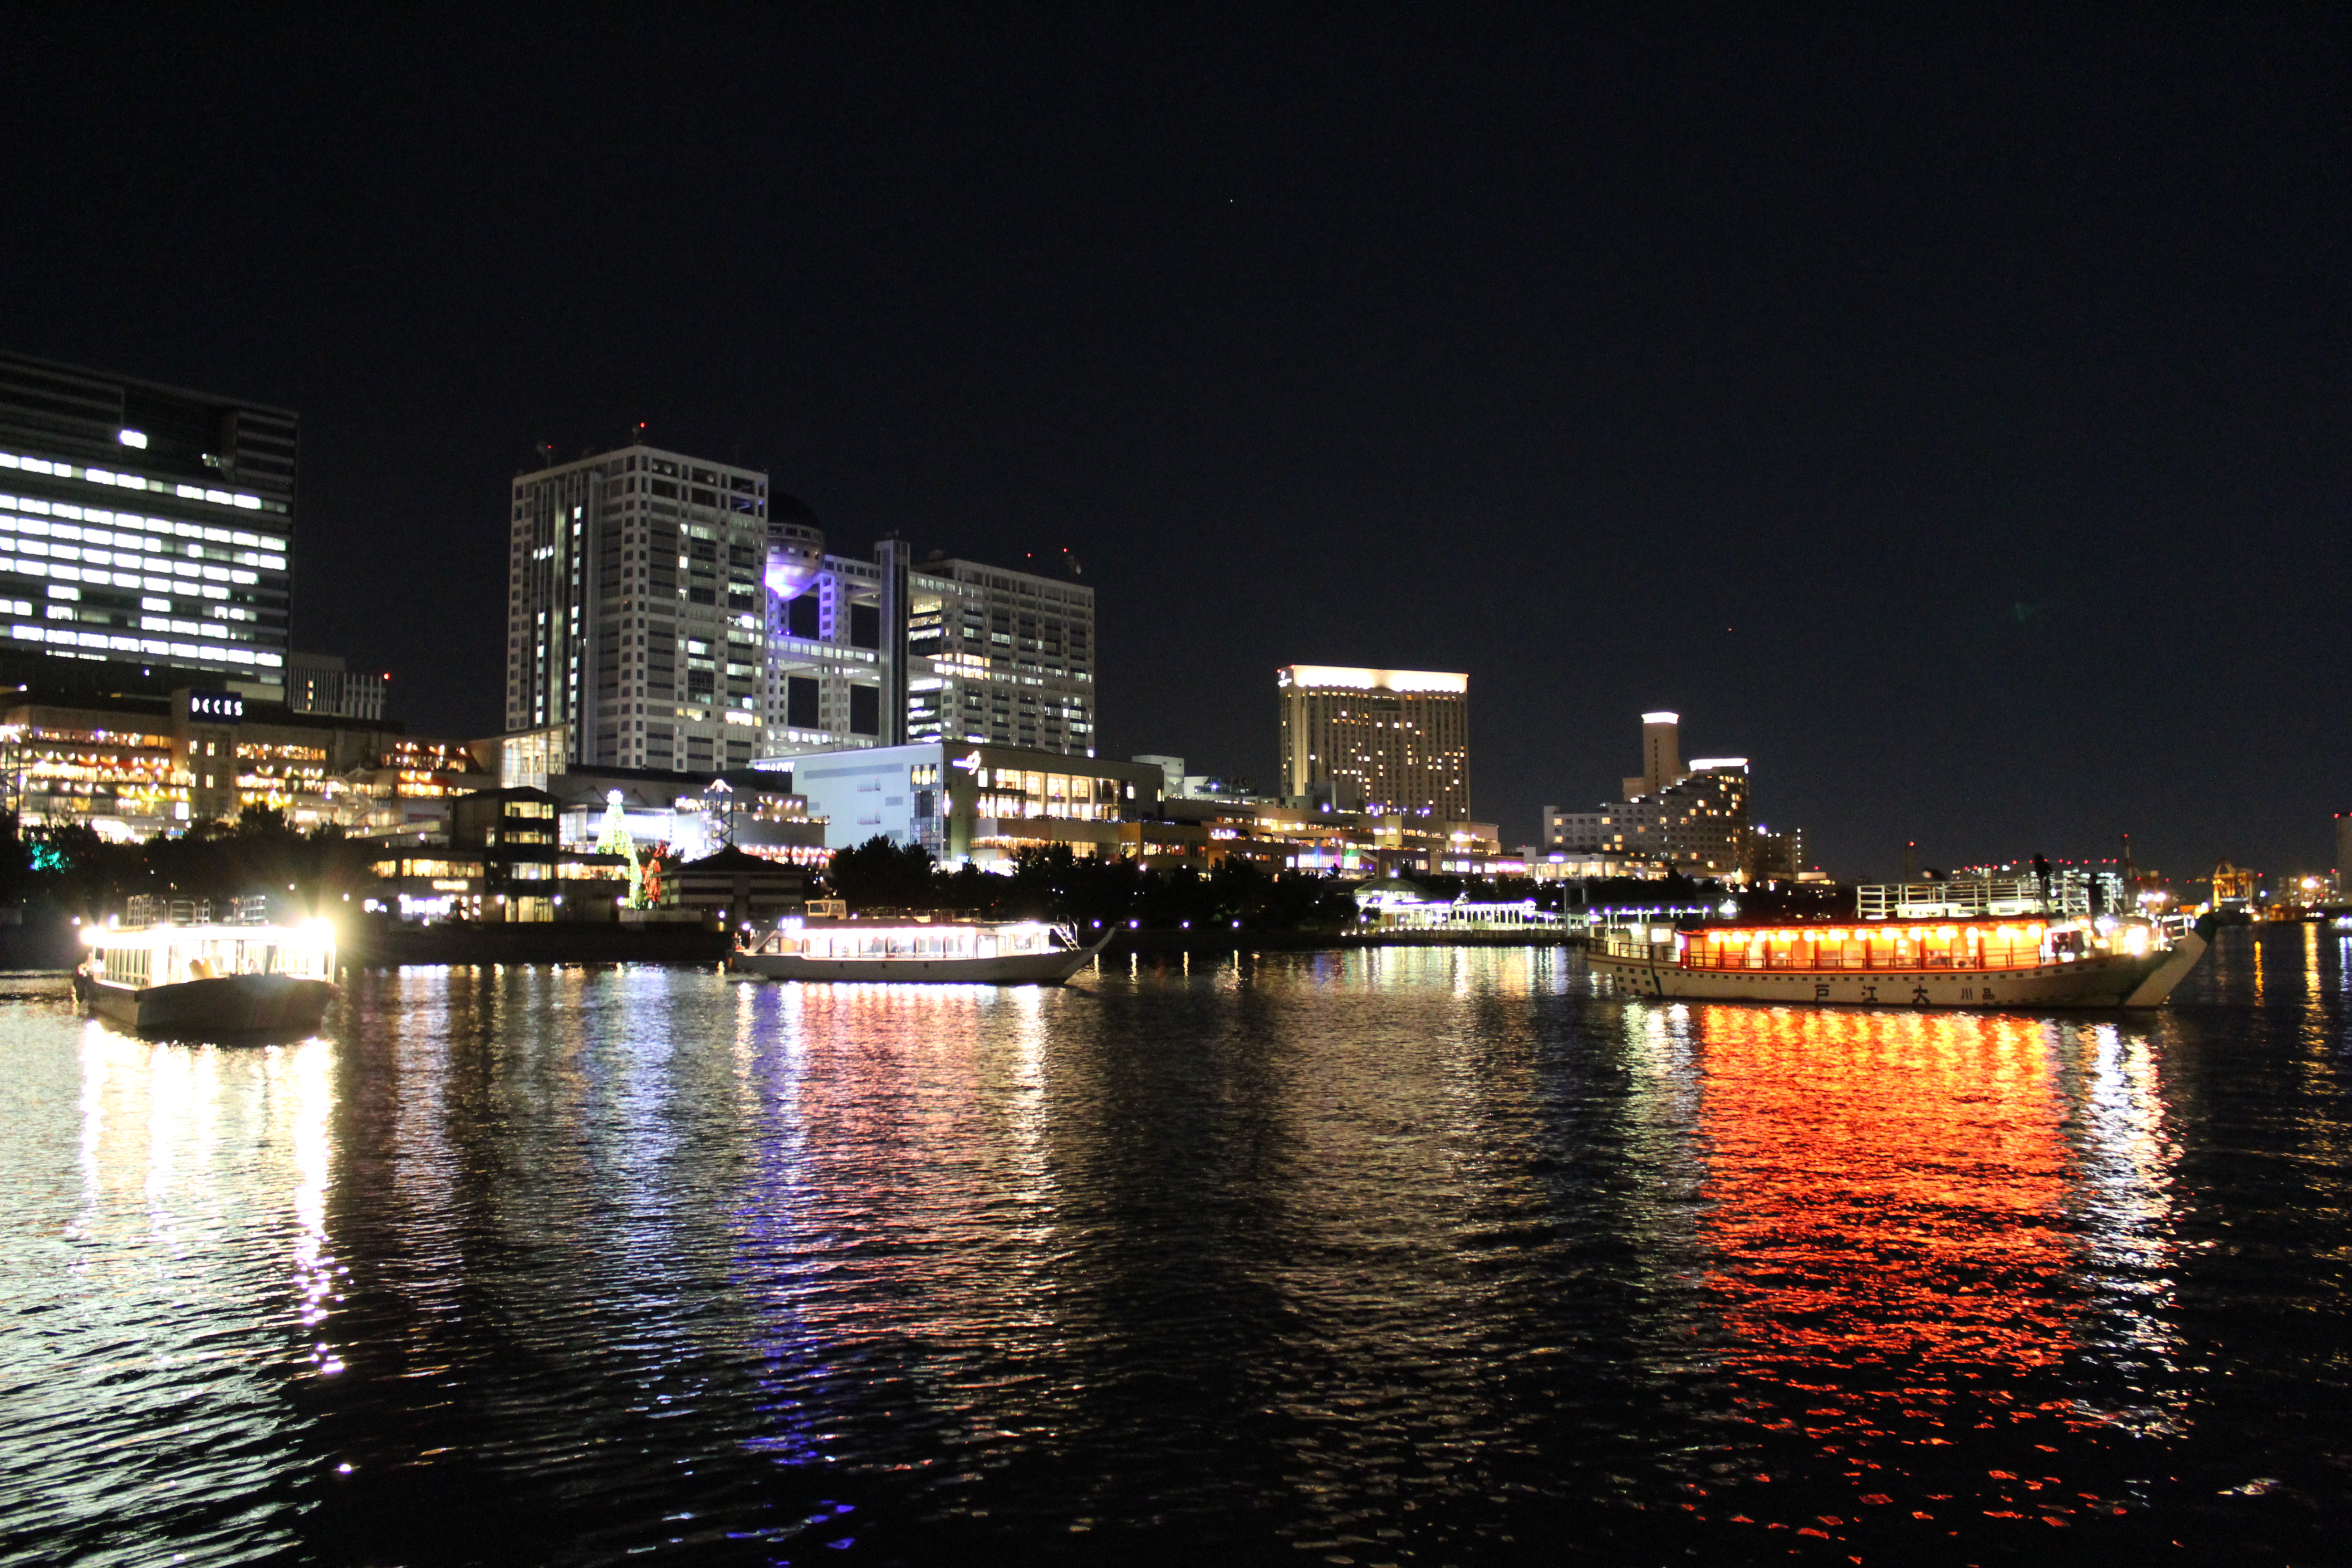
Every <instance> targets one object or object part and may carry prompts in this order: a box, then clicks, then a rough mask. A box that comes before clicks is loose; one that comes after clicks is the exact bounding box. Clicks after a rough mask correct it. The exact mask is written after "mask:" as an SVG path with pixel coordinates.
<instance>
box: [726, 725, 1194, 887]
mask: <svg viewBox="0 0 2352 1568" xmlns="http://www.w3.org/2000/svg"><path fill="white" fill-rule="evenodd" d="M762 767H763V768H765V769H771V770H774V771H777V772H782V771H783V770H787V769H788V770H789V771H790V777H791V785H790V788H791V793H793V794H794V795H798V796H800V797H801V798H802V799H803V801H805V802H806V809H807V811H808V814H809V815H810V816H812V817H817V818H822V819H823V820H824V835H825V844H826V847H829V848H833V849H843V848H848V847H853V846H856V845H859V844H863V843H865V842H866V840H868V839H870V838H875V837H882V838H887V839H888V840H889V841H890V842H892V843H894V844H919V845H920V846H922V847H924V848H926V849H928V850H929V851H930V852H931V855H932V857H933V858H935V859H937V860H939V861H940V863H941V864H944V865H950V866H953V865H961V864H963V863H965V862H967V861H969V862H971V863H973V864H977V865H981V866H988V865H992V864H997V863H1009V862H1010V861H1012V860H1013V858H1016V857H1017V856H1018V855H1019V854H1020V852H1021V851H1022V850H1024V849H1043V848H1047V847H1052V846H1054V845H1057V844H1060V845H1067V846H1068V847H1070V849H1071V850H1072V851H1073V852H1074V853H1076V854H1079V855H1084V856H1102V855H1114V856H1115V855H1118V854H1119V853H1120V852H1121V845H1122V842H1123V838H1122V835H1121V832H1120V825H1121V824H1122V823H1124V822H1128V821H1130V820H1134V819H1136V818H1139V817H1145V816H1151V815H1153V814H1154V812H1155V810H1156V808H1157V806H1158V805H1159V802H1160V779H1161V774H1160V770H1159V769H1158V768H1155V767H1151V766H1148V765H1146V764H1142V763H1118V762H1111V761H1109V760H1108V759H1105V758H1099V757H1088V756H1086V755H1084V754H1083V753H1076V752H1048V751H1042V750H1034V749H1031V748H1028V747H1021V746H999V745H995V744H983V745H973V744H971V743H969V742H961V743H956V744H949V743H946V742H935V741H934V742H919V743H916V744H911V745H904V746H877V747H865V748H857V749H852V750H844V751H836V752H819V753H814V754H804V755H799V756H792V757H778V758H771V759H767V760H766V761H765V762H764V763H762Z"/></svg>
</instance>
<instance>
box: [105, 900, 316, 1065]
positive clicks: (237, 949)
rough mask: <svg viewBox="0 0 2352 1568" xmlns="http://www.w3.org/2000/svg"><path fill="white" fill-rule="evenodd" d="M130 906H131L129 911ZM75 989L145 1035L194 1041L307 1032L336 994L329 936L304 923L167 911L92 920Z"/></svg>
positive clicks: (116, 1020)
mask: <svg viewBox="0 0 2352 1568" xmlns="http://www.w3.org/2000/svg"><path fill="white" fill-rule="evenodd" d="M134 912H135V913H136V911H134ZM81 940H82V944H83V945H84V946H85V947H87V948H88V949H89V956H88V957H87V958H86V959H85V960H84V961H83V963H82V965H81V967H80V968H79V970H77V971H75V973H74V994H75V995H76V996H77V997H78V998H79V1000H81V1001H82V1002H83V1003H84V1004H85V1005H88V1007H89V1010H90V1012H92V1013H93V1014H95V1015H97V1016H100V1017H102V1018H105V1019H108V1020H109V1021H110V1022H112V1023H116V1024H121V1025H122V1026H125V1027H127V1028H131V1029H135V1030H138V1031H139V1032H141V1033H142V1034H171V1035H181V1036H188V1037H201V1038H215V1037H228V1038H236V1037H256V1036H265V1035H289V1036H290V1035H300V1034H307V1033H309V1032H310V1030H313V1029H315V1028H317V1027H318V1026H319V1024H320V1020H321V1019H322V1018H323V1017H324V1016H325V1015H326V1010H327V1004H328V1002H329V1001H331V999H332V998H333V996H334V994H335V985H334V973H335V934H334V930H333V928H332V927H331V926H330V925H329V924H328V923H327V922H326V921H311V922H310V923H309V924H307V925H300V926H284V925H270V924H266V923H240V924H234V925H227V924H215V923H213V922H212V921H210V920H209V919H203V920H191V921H188V922H187V923H173V922H172V921H170V920H169V919H168V918H166V919H165V920H163V921H148V920H145V919H143V918H140V919H137V920H136V921H135V923H131V922H125V923H117V924H111V925H102V926H99V925H94V926H89V927H87V928H85V929H84V930H83V931H82V937H81Z"/></svg>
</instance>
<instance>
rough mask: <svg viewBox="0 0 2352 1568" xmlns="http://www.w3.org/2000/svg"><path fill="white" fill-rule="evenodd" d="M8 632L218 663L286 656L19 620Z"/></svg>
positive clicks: (62, 643) (272, 663)
mask: <svg viewBox="0 0 2352 1568" xmlns="http://www.w3.org/2000/svg"><path fill="white" fill-rule="evenodd" d="M8 635H9V636H10V637H12V638H14V639H15V640H16V641H18V642H35V643H41V644H44V645H46V646H47V647H61V648H63V647H82V648H95V649H98V650H100V651H103V652H109V653H144V654H153V655H156V656H157V657H160V658H182V659H204V660H210V661H212V662H214V663H218V664H247V665H257V666H260V667H263V668H271V669H275V668H278V667H279V666H281V665H283V664H284V663H285V662H286V656H285V655H283V654H279V653H272V652H270V651H269V650H268V649H267V648H251V647H208V646H206V645H205V644H202V643H191V642H164V641H163V640H161V639H159V638H155V637H125V636H122V635H121V634H120V633H108V632H77V631H70V630H68V629H67V628H65V627H63V626H26V625H24V624H22V623H21V622H20V623H18V624H17V625H16V626H10V627H9V628H8Z"/></svg>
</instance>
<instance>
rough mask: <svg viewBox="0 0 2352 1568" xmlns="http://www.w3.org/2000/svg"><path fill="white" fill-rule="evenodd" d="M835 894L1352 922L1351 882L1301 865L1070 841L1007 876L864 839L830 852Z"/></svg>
mask: <svg viewBox="0 0 2352 1568" xmlns="http://www.w3.org/2000/svg"><path fill="white" fill-rule="evenodd" d="M826 882H827V884H828V886H829V887H830V888H831V889H833V891H834V893H835V896H837V897H839V898H842V899H844V900H847V901H848V904H849V907H850V908H851V909H852V910H856V911H858V912H860V913H867V912H873V911H877V910H926V911H939V912H946V913H954V914H962V915H972V916H988V917H993V918H996V919H1002V920H1023V919H1031V920H1054V921H1071V922H1073V923H1075V924H1076V925H1077V926H1079V927H1080V928H1082V929H1086V930H1092V929H1094V928H1095V927H1096V925H1097V923H1100V924H1103V925H1111V924H1118V925H1125V924H1127V923H1128V922H1129V921H1135V922H1137V924H1138V925H1139V927H1141V928H1142V929H1144V930H1151V931H1166V930H1176V929H1180V928H1182V927H1186V926H1190V927H1191V928H1192V929H1193V930H1195V931H1202V930H1208V929H1211V928H1213V927H1220V926H1222V927H1228V928H1230V927H1231V926H1232V925H1233V923H1234V921H1239V922H1241V925H1242V928H1243V929H1244V930H1249V931H1297V930H1307V929H1314V928H1322V927H1328V928H1332V929H1338V928H1340V927H1344V926H1347V925H1349V924H1350V923H1352V922H1353V921H1354V920H1355V914H1356V908H1355V902H1354V900H1352V899H1350V898H1349V891H1348V887H1349V885H1348V884H1346V883H1343V882H1341V881H1340V880H1339V879H1337V878H1333V877H1323V876H1316V875H1312V874H1310V873H1306V872H1297V871H1281V872H1269V871H1265V870H1263V869H1261V868H1258V867H1256V866H1255V865H1253V864H1251V863H1250V862H1248V861H1246V860H1244V859H1241V858H1232V859H1228V860H1223V861H1221V862H1219V863H1218V864H1217V865H1216V866H1214V867H1213V868H1210V869H1209V870H1208V871H1207V872H1205V873H1203V872H1201V871H1197V870H1194V869H1193V868H1191V867H1178V868H1173V869H1165V870H1163V869H1160V868H1145V867H1143V866H1142V865H1141V864H1140V863H1139V862H1138V861H1136V860H1134V859H1131V858H1099V859H1098V858H1093V857H1090V856H1079V855H1074V854H1072V853H1071V851H1070V847H1069V846H1067V845H1066V844H1056V845H1054V846H1052V847H1048V848H1045V849H1027V850H1024V851H1022V853H1021V855H1020V857H1019V858H1018V859H1017V860H1015V862H1014V864H1013V872H1012V874H1011V875H1009V876H1006V875H1000V874H997V873H994V872H989V871H982V870H981V869H980V868H977V867H974V866H969V865H967V866H965V867H964V868H961V870H958V871H954V872H946V871H941V870H940V868H938V867H937V866H936V865H934V864H933V862H932V860H931V857H930V853H929V851H928V850H926V849H924V848H923V847H921V846H919V845H907V846H903V847H901V846H898V845H894V844H892V843H891V842H890V841H889V840H888V839H887V838H880V837H877V838H870V839H867V840H866V842H865V843H864V844H861V845H858V846H857V847H855V848H852V849H841V850H836V851H835V853H834V857H833V860H832V862H831V865H830V866H829V868H828V869H827V872H826Z"/></svg>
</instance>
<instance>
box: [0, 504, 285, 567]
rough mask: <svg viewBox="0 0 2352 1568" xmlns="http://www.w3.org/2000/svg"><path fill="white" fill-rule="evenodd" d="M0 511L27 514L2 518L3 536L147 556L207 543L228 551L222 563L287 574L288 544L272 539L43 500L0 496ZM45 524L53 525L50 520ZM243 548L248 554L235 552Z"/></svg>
mask: <svg viewBox="0 0 2352 1568" xmlns="http://www.w3.org/2000/svg"><path fill="white" fill-rule="evenodd" d="M0 512H14V513H22V514H24V515H22V516H7V517H0V531H6V532H9V533H29V534H34V535H37V536H38V537H40V538H44V539H67V540H74V541H77V542H82V543H88V544H106V545H115V546H119V547H121V548H123V549H127V550H147V551H155V550H161V549H163V547H164V543H165V542H167V541H173V540H189V541H201V542H204V543H207V544H214V545H222V546H226V549H223V550H220V551H218V552H215V554H216V556H217V558H218V559H221V560H225V561H226V560H234V561H238V562H242V563H245V564H247V565H249V566H266V567H268V569H269V570H271V571H273V572H282V571H284V570H285V569H286V556H285V554H284V551H285V549H286V544H285V542H284V541H283V540H278V539H268V538H265V537H263V536H262V535H260V534H257V533H247V532H245V531H241V530H236V529H227V528H207V527H205V525H204V524H202V523H196V522H182V521H173V520H172V519H170V518H163V517H142V516H140V515H139V514H137V513H135V512H128V511H104V510H100V509H98V508H96V507H80V506H74V505H72V504H70V503H69V502H67V501H61V500H60V501H49V500H39V499H37V498H36V497H32V496H12V495H7V494H5V493H0ZM43 519H49V520H52V521H42V520H43ZM86 525H90V526H86ZM96 525H103V526H96ZM240 547H242V548H243V551H244V553H242V554H237V553H235V552H236V551H237V550H238V549H239V548H240ZM189 553H190V554H193V555H201V554H203V553H204V552H203V551H202V550H200V549H198V548H196V547H195V546H194V545H193V544H192V545H191V546H190V549H189Z"/></svg>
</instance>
